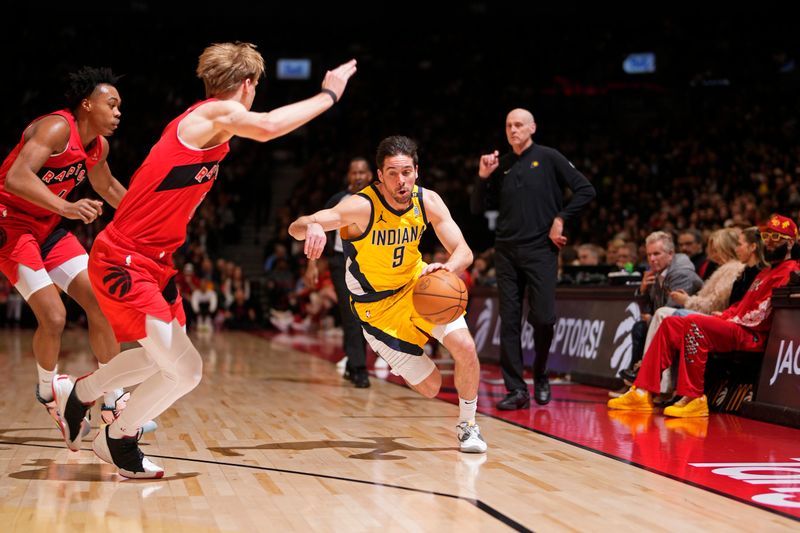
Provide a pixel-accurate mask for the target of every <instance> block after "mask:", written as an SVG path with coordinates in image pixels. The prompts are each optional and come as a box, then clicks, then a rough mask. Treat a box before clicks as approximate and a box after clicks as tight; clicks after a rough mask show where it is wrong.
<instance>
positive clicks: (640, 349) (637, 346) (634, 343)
mask: <svg viewBox="0 0 800 533" xmlns="http://www.w3.org/2000/svg"><path fill="white" fill-rule="evenodd" d="M648 326H649V323H648V322H645V321H644V320H639V321H638V322H636V323H635V324H634V325H633V328H631V364H630V365H629V366H628V368H630V369H633V365H635V364H636V363H638V362H639V361H641V360H642V358H643V357H644V342H645V340H647V329H648Z"/></svg>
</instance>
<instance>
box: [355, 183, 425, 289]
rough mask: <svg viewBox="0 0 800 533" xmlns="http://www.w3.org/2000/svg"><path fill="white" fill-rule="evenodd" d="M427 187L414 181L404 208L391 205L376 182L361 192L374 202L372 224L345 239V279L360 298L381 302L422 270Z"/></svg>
mask: <svg viewBox="0 0 800 533" xmlns="http://www.w3.org/2000/svg"><path fill="white" fill-rule="evenodd" d="M423 191H424V189H423V188H421V187H419V186H418V185H414V189H413V190H412V191H411V205H410V206H409V207H408V208H407V209H405V210H404V211H397V210H396V209H394V208H392V207H391V206H389V204H388V203H387V202H386V200H385V199H384V198H383V196H381V194H380V193H379V192H378V189H377V187H376V186H375V184H372V185H369V186H368V187H365V188H364V189H362V190H361V191H360V192H359V193H358V195H359V196H362V197H363V198H366V199H367V200H369V202H370V203H371V204H372V213H371V215H370V221H369V225H368V226H367V229H366V230H365V231H364V232H363V233H362V234H361V235H358V236H356V237H354V238H351V239H344V238H343V239H342V247H343V249H344V255H345V260H346V264H345V280H346V282H347V289H348V290H349V291H350V295H351V296H352V298H353V300H354V301H356V302H377V301H379V300H382V299H384V298H386V297H387V296H391V295H392V294H395V293H397V292H398V291H400V290H401V289H402V288H403V287H404V286H405V285H407V284H408V283H409V282H410V281H411V280H413V279H415V277H416V276H417V275H418V274H419V271H420V268H419V267H420V265H421V264H422V255H421V254H420V253H419V241H420V238H421V237H422V232H423V231H425V228H426V227H427V224H428V218H427V216H426V215H425V207H424V205H423V202H422V192H423Z"/></svg>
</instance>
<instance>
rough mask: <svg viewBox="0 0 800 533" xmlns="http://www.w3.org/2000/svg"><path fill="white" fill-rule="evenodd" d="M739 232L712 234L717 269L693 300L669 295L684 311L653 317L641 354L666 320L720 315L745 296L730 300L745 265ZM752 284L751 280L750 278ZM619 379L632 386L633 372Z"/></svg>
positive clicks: (710, 252)
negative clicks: (741, 256) (672, 317)
mask: <svg viewBox="0 0 800 533" xmlns="http://www.w3.org/2000/svg"><path fill="white" fill-rule="evenodd" d="M740 235H741V231H740V230H739V229H735V228H727V229H720V230H717V231H715V232H713V233H712V234H711V235H710V236H709V238H708V245H707V247H706V249H707V250H708V257H709V259H711V260H712V261H714V263H715V264H717V265H719V267H718V268H717V269H716V270H714V273H713V274H712V275H711V277H710V278H708V280H706V282H705V283H704V284H703V287H702V288H701V289H700V290H699V291H698V292H697V294H695V295H694V296H689V294H688V293H687V292H686V291H684V290H674V291H672V292H670V295H669V296H670V298H672V299H673V300H674V301H675V302H677V303H678V304H679V305H681V306H683V309H676V308H675V307H669V306H664V307H659V308H658V309H656V312H655V313H654V314H653V318H652V319H651V320H650V324H649V326H648V328H647V338H646V340H645V343H644V353H647V350H648V349H649V348H650V344H651V343H652V341H653V337H655V334H656V331H658V328H659V326H661V322H662V321H663V320H664V319H665V318H666V317H668V316H673V315H676V316H687V315H690V314H695V313H699V314H704V315H709V314H711V313H713V312H715V311H722V310H723V309H726V308H727V307H729V306H731V305H733V304H735V303H736V302H738V301H739V300H740V299H741V298H742V297H743V296H744V294H743V293H742V294H739V297H738V299H732V298H731V291H732V290H733V285H734V283H735V282H736V280H737V279H739V278H740V277H741V275H742V273H743V272H744V269H745V263H744V262H742V261H740V260H739V258H738V254H737V249H738V248H739V237H740ZM751 281H752V278H751ZM619 375H620V376H621V377H622V378H623V379H624V380H626V382H628V383H629V384H632V383H633V382H634V380H636V371H635V370H632V369H625V370H622V371H621V372H620V373H619Z"/></svg>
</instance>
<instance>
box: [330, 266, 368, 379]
mask: <svg viewBox="0 0 800 533" xmlns="http://www.w3.org/2000/svg"><path fill="white" fill-rule="evenodd" d="M328 264H329V265H330V270H331V280H333V287H334V288H335V289H336V298H337V299H338V300H339V313H340V314H341V318H342V330H343V331H344V353H345V354H346V355H347V370H348V371H349V372H351V373H352V372H354V371H356V370H364V369H366V368H367V344H366V340H365V339H364V332H363V331H362V330H361V324H359V322H358V320H357V319H356V317H355V315H354V314H353V311H352V310H351V309H350V293H349V292H347V285H346V284H345V281H344V265H345V259H344V254H340V253H335V254H333V255H332V256H329V257H328Z"/></svg>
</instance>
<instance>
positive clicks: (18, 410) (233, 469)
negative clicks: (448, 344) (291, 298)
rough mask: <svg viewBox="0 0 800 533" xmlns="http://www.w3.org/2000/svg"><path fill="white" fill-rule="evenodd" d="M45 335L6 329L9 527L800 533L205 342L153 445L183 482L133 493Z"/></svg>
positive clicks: (640, 477) (307, 359)
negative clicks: (83, 430) (63, 385)
mask: <svg viewBox="0 0 800 533" xmlns="http://www.w3.org/2000/svg"><path fill="white" fill-rule="evenodd" d="M31 333H32V332H31V331H25V330H22V331H13V330H7V331H2V332H0V417H1V418H0V476H1V477H0V530H2V531H26V532H27V531H47V532H49V533H54V532H60V531H112V532H114V533H122V532H127V531H169V532H179V531H186V532H192V533H198V532H204V531H242V532H251V531H348V532H349V531H377V530H380V531H459V532H464V531H482V532H483V531H507V530H509V529H517V530H533V531H611V530H630V529H632V528H639V529H642V528H644V529H646V530H650V531H676V530H684V531H689V530H703V531H730V530H742V531H754V530H760V531H764V530H774V531H784V530H785V531H796V530H797V522H796V521H794V520H792V519H791V518H789V517H786V516H782V515H778V514H775V513H770V512H767V511H765V510H762V509H758V508H755V507H752V506H748V505H744V504H742V503H740V502H738V501H736V500H733V499H731V498H727V497H723V496H720V495H718V494H715V493H713V492H709V491H707V490H703V489H701V488H698V487H696V486H692V485H688V484H685V483H681V482H680V481H677V480H675V479H670V478H669V477H665V476H663V475H659V474H657V473H655V472H652V471H648V470H646V469H643V468H637V467H635V466H631V465H630V464H626V463H625V462H621V461H619V460H616V459H613V458H610V457H607V456H604V455H602V454H598V453H596V452H594V451H592V450H591V449H589V448H587V447H585V446H575V445H571V444H569V443H567V442H564V441H563V440H560V439H556V438H551V437H548V436H546V435H544V434H542V433H537V432H534V431H530V430H528V429H526V428H525V427H521V426H520V425H517V424H512V423H508V422H506V421H503V420H500V419H498V418H495V417H490V416H479V418H478V422H479V423H480V425H481V429H482V432H483V433H484V435H485V437H486V439H487V441H488V442H489V446H490V449H489V453H488V454H486V455H485V456H475V455H465V454H461V453H459V452H458V451H457V446H456V440H455V428H454V425H455V423H456V416H457V408H456V407H455V406H454V405H452V404H451V403H448V402H445V401H441V400H426V399H424V398H422V397H420V396H418V395H416V394H415V393H414V392H412V391H411V390H409V389H407V388H405V387H402V386H398V385H396V384H392V383H387V382H385V381H382V380H378V379H374V378H373V379H372V387H371V388H369V389H354V388H352V387H351V386H349V385H348V384H346V382H344V381H343V380H342V379H341V377H340V375H339V374H338V372H337V371H336V369H335V366H334V365H333V364H331V363H330V362H328V361H326V360H324V359H321V358H319V357H312V356H310V355H308V354H307V353H302V352H300V351H298V350H296V349H294V348H292V347H291V346H287V345H285V344H280V343H277V342H274V341H270V340H266V339H262V338H259V337H256V336H253V335H248V334H241V333H217V334H214V335H213V336H211V337H205V338H197V339H196V341H197V342H196V343H197V346H198V348H199V350H200V352H201V353H202V354H203V357H204V359H205V369H204V378H203V382H202V383H201V384H200V385H199V386H198V388H197V389H195V390H194V391H193V392H192V393H190V395H189V396H187V397H185V398H183V399H182V400H180V401H179V402H178V403H177V404H176V405H175V406H174V407H173V408H171V409H169V410H168V411H167V412H165V413H164V414H163V415H162V416H161V417H159V419H158V422H159V425H160V428H159V430H158V431H157V432H155V433H154V434H150V435H146V436H145V438H144V439H143V441H142V442H143V444H142V448H143V449H144V451H145V453H146V454H148V455H149V456H150V457H151V458H152V459H153V460H154V462H156V463H158V464H160V465H161V466H163V467H164V468H165V469H166V477H165V478H164V479H163V480H159V481H134V480H124V479H123V478H121V477H119V476H117V475H116V473H115V469H114V468H113V467H111V466H110V465H106V464H104V463H102V462H101V461H100V460H99V459H97V458H96V457H95V456H94V455H93V454H92V452H91V451H90V442H84V451H81V452H78V453H72V452H69V451H68V450H67V449H66V448H65V446H64V444H63V441H62V440H61V437H60V434H59V432H58V431H57V429H56V428H55V426H54V424H53V423H52V421H51V420H50V419H49V417H48V416H47V414H46V412H45V410H44V409H43V408H42V407H41V406H40V405H39V404H38V403H37V402H36V401H35V399H34V394H33V393H34V390H33V388H34V383H35V362H34V360H33V357H32V354H31V351H30V350H31V348H30V341H31ZM63 346H64V349H63V355H62V363H61V369H62V371H66V372H69V373H71V374H81V373H84V372H86V371H89V370H90V369H91V368H92V358H91V357H90V355H89V353H88V351H87V350H88V343H87V340H86V335H85V332H84V331H81V330H77V331H68V332H67V333H66V334H65V336H64V345H63ZM554 403H555V404H556V405H557V403H556V402H554ZM551 416H552V417H554V418H556V419H557V418H558V416H559V412H558V410H556V409H554V410H553V412H552V413H551ZM94 419H95V420H97V419H99V416H98V414H97V412H95V416H94ZM592 430H593V428H592V427H587V428H586V431H587V432H591V431H592ZM93 435H94V433H91V434H90V437H89V439H90V438H92V437H93Z"/></svg>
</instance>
